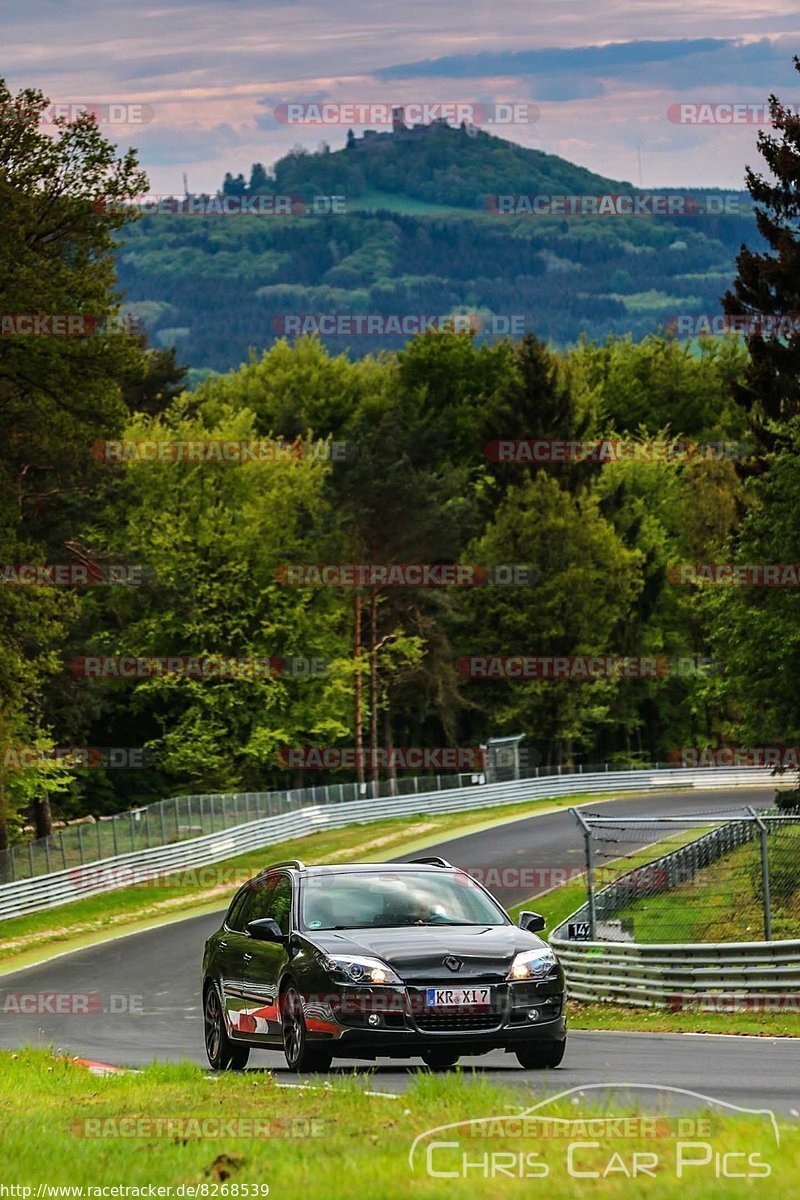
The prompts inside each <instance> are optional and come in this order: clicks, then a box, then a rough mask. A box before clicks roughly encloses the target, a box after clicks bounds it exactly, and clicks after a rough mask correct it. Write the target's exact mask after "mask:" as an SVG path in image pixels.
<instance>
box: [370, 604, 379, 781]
mask: <svg viewBox="0 0 800 1200" xmlns="http://www.w3.org/2000/svg"><path fill="white" fill-rule="evenodd" d="M369 748H370V751H371V753H372V771H371V774H372V782H373V784H374V795H376V796H377V794H378V785H379V783H380V771H379V769H378V593H377V592H376V591H375V590H373V592H372V595H371V596H370V602H369Z"/></svg>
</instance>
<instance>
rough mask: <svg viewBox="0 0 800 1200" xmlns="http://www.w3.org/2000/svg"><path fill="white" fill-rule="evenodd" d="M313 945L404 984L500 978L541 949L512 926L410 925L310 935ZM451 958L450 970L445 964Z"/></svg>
mask: <svg viewBox="0 0 800 1200" xmlns="http://www.w3.org/2000/svg"><path fill="white" fill-rule="evenodd" d="M313 940H314V942H315V944H316V945H317V946H319V948H320V949H321V950H324V951H325V952H326V953H327V954H352V955H353V956H354V957H355V956H357V955H359V954H361V955H363V954H367V955H371V956H372V957H374V958H380V959H382V961H383V962H385V963H388V964H389V966H391V967H394V969H395V971H397V973H398V975H399V976H400V978H401V979H403V980H404V981H405V982H406V983H417V982H420V983H421V982H430V983H435V982H437V981H438V980H447V981H449V982H450V983H454V982H456V981H457V980H459V979H470V980H475V979H484V980H487V981H488V980H494V981H499V980H502V979H505V977H506V975H507V974H508V969H509V967H510V966H511V963H512V961H513V959H514V956H515V955H516V954H518V953H519V952H520V951H521V950H534V949H536V948H541V947H543V946H544V945H545V943H544V942H543V941H542V940H541V938H538V937H536V935H535V934H533V933H529V932H528V931H527V930H524V929H519V928H517V926H515V925H466V926H461V925H459V926H442V925H413V926H407V927H405V926H404V927H402V928H390V929H373V928H369V929H346V930H330V931H322V930H315V932H314V938H313ZM447 958H456V959H458V960H459V961H460V963H461V966H460V967H459V969H458V970H456V971H453V970H451V969H450V968H449V967H447V966H446V965H445V959H447Z"/></svg>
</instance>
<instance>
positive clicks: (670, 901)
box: [617, 825, 800, 942]
mask: <svg viewBox="0 0 800 1200" xmlns="http://www.w3.org/2000/svg"><path fill="white" fill-rule="evenodd" d="M767 849H768V858H769V880H770V909H771V912H772V937H773V938H774V939H775V940H776V941H777V940H781V939H792V938H797V937H800V826H796V825H788V826H783V827H781V828H779V829H777V830H776V831H774V832H773V833H771V834H770V835H769V837H768V838H767ZM617 915H618V916H619V917H625V918H628V919H630V920H631V921H632V922H633V923H634V928H635V931H636V940H637V942H758V941H761V939H762V938H763V937H764V898H763V891H762V879H761V846H760V842H759V840H758V839H756V840H755V841H753V842H749V843H748V844H747V845H744V846H740V847H739V848H738V849H737V850H734V851H732V852H731V853H730V854H726V855H725V857H724V858H721V859H720V860H719V861H718V862H715V863H712V864H711V865H710V866H708V867H704V868H703V870H701V871H698V872H697V874H696V875H695V876H694V877H693V878H692V879H690V880H688V881H687V882H686V883H685V884H682V885H681V886H679V887H676V888H671V889H670V890H669V891H667V892H661V893H659V894H657V895H654V896H644V897H642V898H641V899H639V900H636V901H635V902H634V903H633V904H630V905H629V906H628V907H627V908H625V909H623V910H622V911H621V912H620V913H618V914H617Z"/></svg>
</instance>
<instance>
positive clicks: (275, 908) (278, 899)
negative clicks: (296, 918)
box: [267, 875, 292, 933]
mask: <svg viewBox="0 0 800 1200" xmlns="http://www.w3.org/2000/svg"><path fill="white" fill-rule="evenodd" d="M291 912H292V881H291V879H289V878H287V876H286V875H281V877H280V879H279V880H278V883H277V886H276V887H275V888H274V890H273V892H272V895H271V898H270V911H269V912H268V913H267V916H269V917H272V918H273V920H275V921H277V922H278V924H279V925H280V927H281V933H288V932H289V925H290V920H291Z"/></svg>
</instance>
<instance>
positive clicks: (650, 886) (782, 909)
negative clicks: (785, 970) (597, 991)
mask: <svg viewBox="0 0 800 1200" xmlns="http://www.w3.org/2000/svg"><path fill="white" fill-rule="evenodd" d="M573 813H574V815H575V817H576V819H577V820H578V822H579V823H580V825H581V828H582V831H583V836H584V847H585V861H586V894H587V897H586V904H585V905H584V907H583V908H582V909H581V910H580V911H579V912H577V913H575V914H574V916H573V917H571V918H570V922H569V928H568V931H565V932H567V936H568V937H569V939H570V940H575V941H583V940H585V941H610V942H636V943H639V944H648V943H649V944H653V943H669V942H675V943H683V944H688V943H706V944H708V943H719V942H754V941H760V940H764V941H771V940H773V939H775V940H779V939H791V938H800V810H793V811H792V812H788V813H780V814H779V813H776V812H775V811H774V810H760V811H756V810H755V809H752V808H749V807H748V808H743V809H742V808H740V809H731V810H730V812H723V813H720V812H719V810H716V811H715V812H714V813H708V812H706V813H702V812H698V813H695V814H692V815H688V814H687V815H685V816H669V817H603V816H599V815H596V814H591V813H587V812H585V811H583V810H581V811H578V810H576V809H573Z"/></svg>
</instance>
